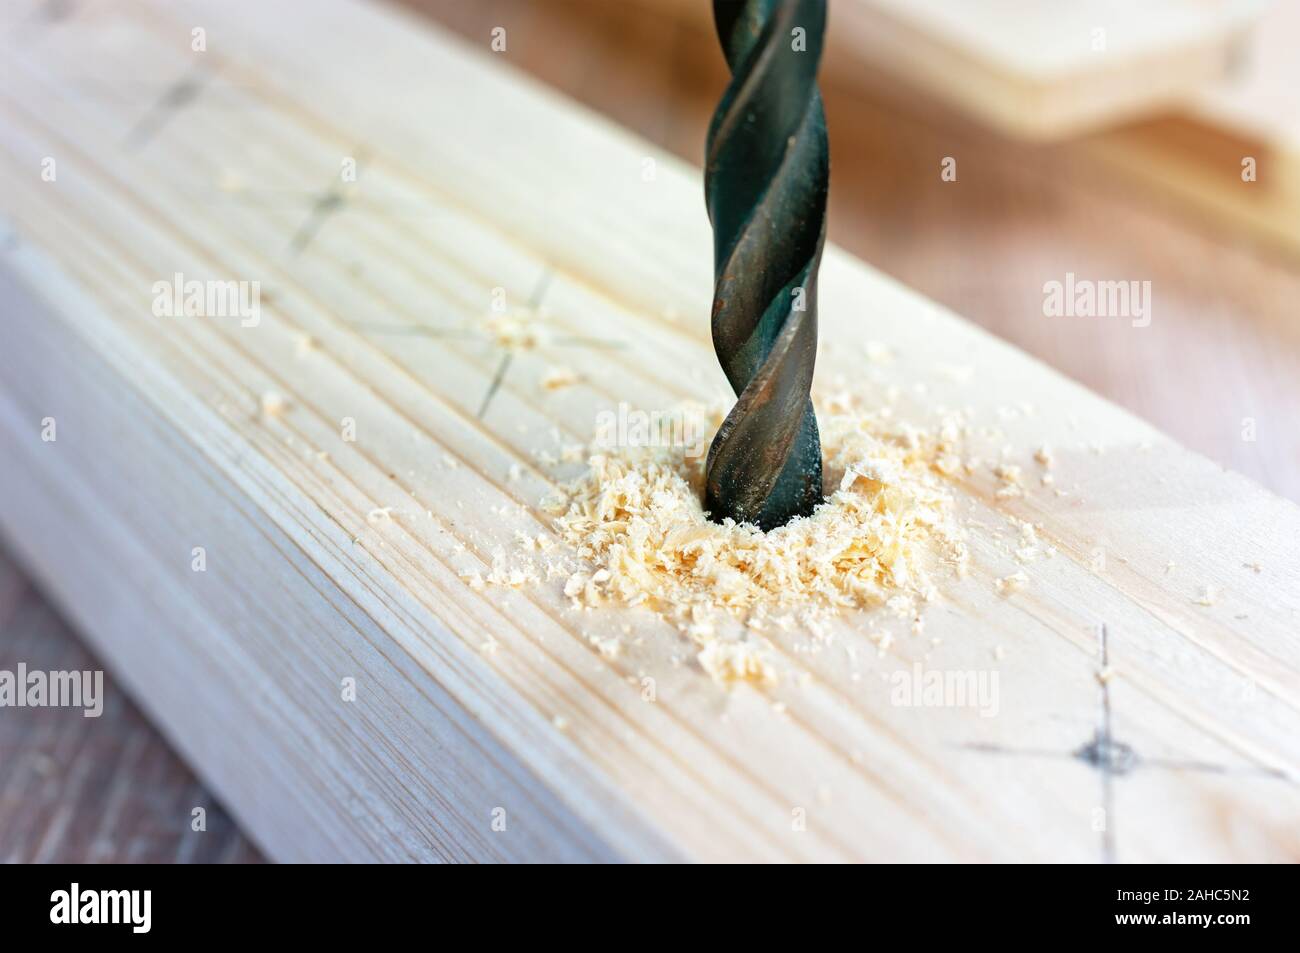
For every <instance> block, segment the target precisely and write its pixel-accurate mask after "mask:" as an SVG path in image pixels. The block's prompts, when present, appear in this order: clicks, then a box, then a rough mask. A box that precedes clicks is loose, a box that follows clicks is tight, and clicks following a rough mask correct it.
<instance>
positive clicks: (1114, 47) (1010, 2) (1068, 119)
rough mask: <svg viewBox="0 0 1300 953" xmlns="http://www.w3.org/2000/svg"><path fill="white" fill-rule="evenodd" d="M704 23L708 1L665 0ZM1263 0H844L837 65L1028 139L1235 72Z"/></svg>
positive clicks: (1181, 94) (1178, 98) (1059, 133)
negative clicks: (880, 75)
mask: <svg viewBox="0 0 1300 953" xmlns="http://www.w3.org/2000/svg"><path fill="white" fill-rule="evenodd" d="M660 2H662V3H665V4H669V5H670V7H671V9H672V10H673V11H674V12H675V13H676V14H677V15H678V16H681V17H683V18H688V19H692V20H694V21H695V22H697V23H700V22H703V21H704V20H705V19H706V18H707V17H708V15H709V13H708V4H701V3H695V2H692V0H660ZM1267 6H1268V2H1267V0H1191V2H1188V0H1154V2H1150V0H1148V2H1143V3H1140V4H1138V3H1128V2H1125V0H1080V2H1075V3H1070V4H1044V3H1025V2H1023V0H966V2H963V3H952V2H950V0H848V2H845V3H837V4H836V5H835V10H834V16H833V19H832V21H831V29H830V37H829V41H828V48H829V49H830V51H831V56H830V60H831V61H832V63H834V62H836V61H842V63H843V64H845V66H846V70H847V69H851V66H849V64H855V63H856V64H869V65H870V67H871V68H872V69H880V70H884V71H887V72H888V73H890V74H892V75H893V76H896V77H898V78H899V79H902V80H904V81H905V82H907V83H908V84H910V85H913V86H915V87H916V88H918V89H923V90H925V91H926V92H928V93H930V94H932V95H934V96H937V97H939V98H940V99H942V100H944V101H946V102H948V103H951V104H953V105H955V106H957V107H959V108H961V109H963V110H966V111H968V112H970V113H971V114H973V115H975V116H977V117H979V118H980V119H981V120H983V121H985V122H988V123H990V124H992V125H994V126H996V127H998V128H1000V129H1001V130H1003V131H1004V132H1007V133H1010V134H1011V135H1015V136H1022V137H1025V138H1029V139H1039V140H1048V139H1062V138H1067V137H1069V136H1074V135H1078V134H1080V133H1082V132H1086V131H1088V130H1093V129H1097V128H1100V127H1104V126H1110V125H1114V124H1116V123H1118V122H1122V121H1124V120H1127V119H1132V118H1134V117H1138V116H1143V115H1149V114H1151V113H1153V112H1158V111H1161V110H1163V109H1165V108H1168V107H1169V106H1171V105H1174V104H1178V103H1181V102H1183V101H1185V100H1186V99H1187V98H1188V97H1189V96H1190V95H1192V94H1193V93H1195V92H1196V91H1197V90H1199V89H1201V88H1202V87H1204V86H1205V85H1206V84H1207V83H1211V82H1214V81H1216V80H1222V79H1223V78H1224V77H1225V76H1227V75H1228V73H1229V71H1230V69H1231V67H1232V64H1233V62H1234V60H1235V57H1236V52H1237V50H1238V48H1239V47H1240V45H1241V44H1242V43H1243V42H1244V40H1245V38H1246V37H1247V35H1248V33H1249V31H1250V29H1251V27H1252V25H1253V24H1254V22H1255V20H1256V19H1257V18H1258V17H1259V16H1260V14H1261V11H1263V10H1264V9H1266V8H1267Z"/></svg>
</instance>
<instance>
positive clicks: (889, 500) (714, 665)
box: [546, 399, 969, 682]
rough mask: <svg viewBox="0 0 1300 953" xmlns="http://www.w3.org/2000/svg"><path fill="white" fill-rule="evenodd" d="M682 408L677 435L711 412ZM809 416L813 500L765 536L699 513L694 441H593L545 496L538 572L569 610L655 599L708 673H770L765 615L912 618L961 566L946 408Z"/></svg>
mask: <svg viewBox="0 0 1300 953" xmlns="http://www.w3.org/2000/svg"><path fill="white" fill-rule="evenodd" d="M684 412H685V413H688V414H693V415H695V416H694V419H693V420H692V421H691V422H690V426H691V427H692V428H693V429H692V430H691V431H690V432H695V433H711V432H712V430H713V429H716V426H717V425H718V423H720V422H721V414H720V413H716V412H715V413H712V414H708V413H706V412H704V411H703V410H702V409H700V408H694V409H689V410H686V411H684ZM819 420H820V423H821V429H822V444H823V450H824V453H825V460H826V466H825V470H826V489H827V499H826V501H825V502H824V503H823V504H822V505H821V506H819V507H818V508H817V510H816V511H815V512H814V513H813V515H812V516H810V517H807V518H801V519H796V520H794V521H792V522H790V523H789V524H787V525H785V526H782V527H780V528H778V529H775V530H772V531H770V532H767V533H764V532H763V531H761V530H759V529H758V528H756V527H754V526H749V525H737V524H736V523H734V522H731V521H727V522H725V523H721V524H719V523H714V522H712V521H710V520H709V519H708V517H707V515H706V514H705V512H704V509H703V507H702V504H701V498H702V492H701V489H702V480H703V476H704V458H703V455H702V454H700V455H696V456H691V455H688V453H687V448H684V447H682V446H664V447H644V446H634V447H627V446H617V447H593V448H592V452H591V455H590V457H589V458H588V466H587V470H586V472H585V473H583V474H582V475H581V476H580V477H578V478H577V479H576V480H575V481H573V482H572V483H570V484H568V485H566V486H565V487H564V488H563V492H562V495H561V496H560V497H558V498H556V499H554V500H551V501H548V503H547V509H548V510H549V511H550V512H551V514H552V515H553V516H554V517H555V523H554V528H555V532H556V535H557V537H558V542H559V544H560V545H559V546H558V547H557V550H558V553H557V554H555V555H553V556H551V557H549V558H548V561H547V570H546V575H547V577H548V578H550V577H554V576H560V577H562V578H564V579H565V583H564V592H565V595H567V596H568V597H569V598H570V599H571V600H572V602H573V604H574V606H575V607H577V608H593V607H596V606H601V605H619V606H645V607H647V608H650V609H652V610H654V611H656V612H658V613H659V614H661V615H662V616H663V617H664V618H666V619H668V620H670V621H671V622H673V623H674V624H676V625H677V626H678V628H679V629H680V630H681V631H682V632H684V633H685V634H686V635H687V636H688V637H690V638H691V639H692V640H693V641H694V642H695V644H696V645H697V647H698V649H699V654H698V656H697V660H698V661H699V663H700V665H701V667H703V668H704V669H705V671H707V672H708V673H709V674H710V675H712V676H713V677H714V678H715V679H717V680H719V681H721V682H731V681H738V680H750V681H758V682H765V681H769V680H771V679H774V678H775V670H774V669H772V667H771V665H770V663H768V662H767V661H766V658H765V653H764V651H763V650H762V647H761V637H759V636H758V635H757V634H758V633H761V632H763V631H765V630H766V629H767V628H768V627H769V626H775V627H777V628H780V629H782V630H785V629H790V628H793V627H796V626H797V627H801V628H806V629H810V630H812V631H814V632H815V631H817V629H818V627H819V626H821V625H823V624H824V623H825V621H826V620H828V619H830V618H832V617H834V616H836V615H838V614H840V613H842V612H845V611H851V610H863V609H876V608H881V607H883V608H884V609H885V610H886V611H889V612H891V613H893V614H896V615H898V616H900V617H904V618H912V619H916V618H919V612H920V609H921V607H922V606H923V605H924V604H925V603H928V602H930V601H932V600H934V599H935V598H936V597H937V595H938V587H937V585H936V583H935V581H934V580H935V575H936V573H939V572H943V573H946V574H949V575H960V574H963V573H964V572H965V569H966V566H967V563H968V561H969V553H968V551H967V548H966V544H965V542H964V541H963V533H962V531H961V530H960V528H959V526H958V524H957V521H956V519H955V517H954V514H953V505H954V499H953V496H952V495H951V493H950V492H949V490H948V488H947V486H946V485H945V484H944V482H943V481H942V480H941V479H940V474H941V473H943V472H946V471H949V470H952V469H954V468H955V464H954V461H957V460H959V459H960V442H961V439H962V434H963V432H964V423H963V421H962V419H961V418H960V417H959V416H954V417H952V418H950V419H948V420H946V421H944V422H943V423H941V424H940V425H938V426H936V427H934V428H933V429H928V430H927V429H922V428H917V427H912V426H908V425H907V424H904V423H899V422H897V421H895V420H893V419H892V417H891V416H890V414H889V413H888V412H887V411H886V412H879V413H877V412H871V411H867V410H863V409H860V408H857V407H856V406H854V404H853V402H852V401H851V400H848V399H844V400H841V401H839V402H837V403H835V404H833V405H832V407H831V408H830V409H823V410H821V411H820V412H819ZM704 446H705V447H707V441H705V443H704ZM728 617H729V618H731V619H739V620H741V621H743V622H744V623H745V626H746V628H747V630H748V631H749V633H750V635H749V636H747V638H746V639H745V640H736V639H733V638H731V637H729V636H723V635H721V633H720V631H719V630H720V623H721V622H722V621H723V620H724V619H726V618H728Z"/></svg>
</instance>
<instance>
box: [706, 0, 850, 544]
mask: <svg viewBox="0 0 1300 953" xmlns="http://www.w3.org/2000/svg"><path fill="white" fill-rule="evenodd" d="M713 14H714V19H715V21H716V24H717V28H718V38H719V40H720V41H721V43H722V48H723V51H724V52H725V54H726V58H727V63H728V65H729V66H730V67H731V74H732V78H731V83H730V85H729V86H728V87H727V91H726V93H725V94H724V95H723V97H722V102H721V103H720V104H719V106H718V109H717V111H716V112H715V113H714V115H713V121H712V123H711V124H710V126H709V137H708V155H707V162H706V166H705V179H704V190H705V198H706V200H707V202H708V207H709V219H710V221H711V222H712V223H713V250H714V276H715V284H714V293H713V348H714V350H715V351H716V352H717V355H718V360H719V361H720V362H721V364H722V368H723V370H724V371H725V372H726V375H727V379H728V380H729V381H730V382H731V386H732V389H733V390H734V391H735V392H736V394H737V398H738V399H737V401H736V405H735V407H733V408H732V410H731V413H730V414H728V415H727V419H726V421H725V422H724V423H723V425H722V427H721V428H720V429H719V430H718V433H717V436H716V437H715V438H714V440H713V443H712V445H711V446H710V447H709V455H708V460H707V478H706V489H705V507H706V508H707V509H708V510H709V512H710V514H711V515H712V517H713V518H714V519H715V520H722V519H723V518H725V517H731V518H732V519H734V520H736V521H737V522H747V523H755V524H757V525H758V526H759V527H761V528H763V529H765V530H766V529H772V528H774V527H776V526H780V525H782V524H784V523H786V522H788V521H789V520H790V519H793V518H794V517H796V516H807V515H808V514H810V513H811V512H812V510H813V508H814V507H815V506H816V505H817V504H818V503H819V502H820V501H821V499H822V465H821V442H820V439H819V437H818V433H817V419H816V417H815V416H814V414H813V407H812V401H811V399H810V397H809V394H810V391H811V387H812V378H813V365H814V362H815V358H816V351H817V269H818V266H819V265H820V263H821V254H822V246H823V244H824V242H825V236H826V188H827V181H828V177H829V171H830V169H829V158H828V146H827V139H826V117H825V113H824V112H823V110H822V100H821V94H820V92H819V91H818V89H817V67H818V64H819V62H820V60H821V50H822V35H823V33H824V31H825V27H826V2H825V0H714V3H713Z"/></svg>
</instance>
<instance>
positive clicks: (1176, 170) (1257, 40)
mask: <svg viewBox="0 0 1300 953" xmlns="http://www.w3.org/2000/svg"><path fill="white" fill-rule="evenodd" d="M1297 36H1300V3H1297V2H1296V0H1285V2H1281V3H1278V4H1276V5H1275V6H1273V7H1271V8H1270V9H1269V11H1268V12H1267V14H1266V15H1265V16H1264V18H1263V20H1262V21H1261V23H1260V24H1259V27H1258V29H1256V30H1255V31H1254V32H1253V33H1252V35H1251V37H1250V42H1249V43H1248V44H1246V45H1245V46H1243V49H1242V52H1241V55H1240V56H1239V58H1238V60H1239V62H1238V64H1237V68H1236V69H1235V70H1234V72H1233V75H1232V76H1231V77H1229V78H1228V79H1226V80H1225V81H1223V82H1220V83H1217V84H1214V85H1213V86H1211V87H1209V88H1208V89H1206V90H1204V91H1202V92H1200V93H1198V94H1197V95H1196V96H1195V97H1193V98H1192V99H1190V100H1189V101H1187V102H1186V103H1182V104H1179V107H1178V108H1177V109H1176V110H1175V111H1174V112H1173V114H1172V115H1170V116H1167V117H1163V118H1160V119H1157V120H1152V121H1149V122H1143V123H1136V124H1133V125H1131V126H1127V127H1124V128H1122V129H1117V130H1113V131H1109V132H1106V133H1103V134H1100V135H1098V136H1096V137H1093V138H1091V139H1089V140H1088V141H1086V142H1085V144H1084V146H1085V148H1086V149H1087V150H1088V152H1089V153H1090V154H1092V155H1094V156H1095V157H1097V158H1098V159H1099V160H1100V161H1102V162H1103V163H1105V164H1106V165H1107V166H1108V167H1111V168H1115V169H1119V170H1120V171H1122V172H1123V173H1124V174H1125V175H1126V176H1128V177H1131V178H1132V179H1134V180H1136V181H1138V182H1141V183H1143V184H1144V185H1145V186H1147V187H1149V188H1151V189H1152V190H1153V191H1155V192H1158V193H1160V194H1163V195H1165V196H1167V197H1168V198H1169V199H1172V200H1173V201H1175V202H1177V203H1178V204H1179V205H1180V206H1181V207H1183V208H1187V209H1190V210H1192V211H1195V212H1199V213H1200V214H1201V215H1202V216H1204V217H1206V218H1207V219H1208V220H1209V221H1211V222H1212V223H1214V224H1215V225H1216V226H1226V227H1228V228H1230V229H1232V230H1233V231H1234V232H1237V233H1244V234H1246V235H1251V236H1254V237H1255V238H1256V239H1257V240H1258V241H1259V242H1260V243H1262V244H1265V245H1269V246H1273V247H1276V248H1280V249H1281V250H1283V251H1284V252H1286V253H1287V254H1288V255H1290V256H1293V257H1294V256H1296V255H1300V56H1297V55H1296V49H1295V45H1296V37H1297ZM1247 160H1252V161H1253V168H1252V169H1251V170H1250V174H1251V175H1253V178H1247V177H1245V176H1244V175H1243V173H1244V172H1245V171H1246V169H1245V166H1244V163H1245V162H1246V161H1247Z"/></svg>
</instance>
